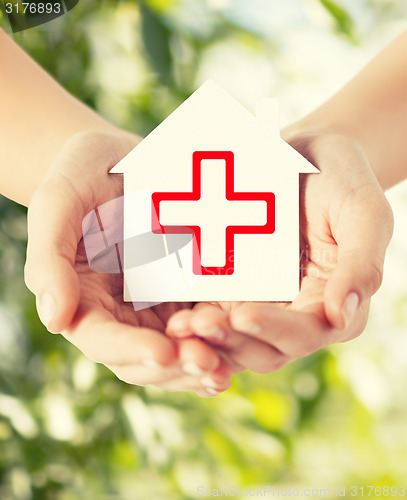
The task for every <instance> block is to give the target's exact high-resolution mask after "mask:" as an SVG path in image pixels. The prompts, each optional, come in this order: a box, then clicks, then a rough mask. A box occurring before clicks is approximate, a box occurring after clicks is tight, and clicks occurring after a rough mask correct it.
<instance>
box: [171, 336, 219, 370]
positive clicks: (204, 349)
mask: <svg viewBox="0 0 407 500" xmlns="http://www.w3.org/2000/svg"><path fill="white" fill-rule="evenodd" d="M177 346H178V358H179V362H180V364H181V367H182V371H183V372H184V373H185V374H187V375H194V376H201V375H204V374H205V373H208V372H213V371H214V370H216V368H218V366H219V364H220V362H221V359H220V357H219V355H218V354H217V353H216V352H215V351H214V349H213V348H212V347H211V346H209V345H208V344H207V343H206V342H203V341H202V340H200V339H198V338H193V339H184V340H180V341H178V342H177Z"/></svg>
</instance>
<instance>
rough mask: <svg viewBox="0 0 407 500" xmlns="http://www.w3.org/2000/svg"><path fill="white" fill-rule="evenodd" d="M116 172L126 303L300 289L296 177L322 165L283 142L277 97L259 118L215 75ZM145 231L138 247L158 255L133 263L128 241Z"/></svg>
mask: <svg viewBox="0 0 407 500" xmlns="http://www.w3.org/2000/svg"><path fill="white" fill-rule="evenodd" d="M110 172H111V173H123V174H124V200H125V201H124V241H125V245H124V265H123V269H124V278H125V290H124V300H126V301H132V302H142V301H146V302H161V301H224V300H226V301H291V300H293V299H294V297H295V296H296V295H297V293H298V291H299V174H300V173H317V172H318V170H317V169H316V168H315V167H314V166H313V165H311V164H310V163H309V162H308V161H307V160H306V159H305V158H303V157H302V156H301V155H300V154H299V153H298V152H297V151H295V150H294V149H293V148H291V147H290V146H289V145H288V144H287V143H286V142H284V141H283V140H282V139H281V137H280V131H279V123H278V101H277V100H274V99H264V100H260V101H259V102H258V104H257V109H256V116H254V115H253V114H252V113H250V112H249V111H248V110H247V109H245V108H244V107H243V106H242V105H241V104H239V103H238V102H237V101H236V100H235V99H233V98H232V97H231V96H230V95H229V94H228V93H226V92H225V91H224V90H223V89H221V88H220V87H219V86H217V85H216V84H215V83H214V82H212V81H208V82H207V83H205V84H204V85H202V87H200V88H199V89H198V90H197V91H196V92H195V93H194V94H193V95H192V96H191V97H190V98H189V99H187V100H186V101H185V102H184V103H183V104H182V105H181V106H180V107H179V108H177V109H176V110H175V111H174V112H173V113H172V114H171V115H170V116H169V117H168V118H167V119H166V120H164V121H163V122H162V123H161V124H160V125H159V126H158V127H157V128H156V129H155V130H154V131H153V132H151V134H150V135H148V137H146V138H145V139H144V140H143V141H142V142H141V143H140V144H139V145H138V146H137V147H136V148H135V149H134V150H133V151H131V152H130V153H129V154H128V155H127V156H126V157H125V158H123V160H122V161H120V162H119V163H118V164H117V165H116V166H115V167H114V168H113V169H112V170H111V171H110ZM146 234H148V235H149V236H150V237H149V238H148V241H149V242H150V243H149V244H148V245H147V244H146V247H145V248H140V245H142V239H141V240H139V241H140V242H141V243H139V245H138V247H137V249H136V251H137V252H138V253H140V252H141V253H144V254H145V255H149V254H151V257H152V258H150V259H148V258H147V259H145V263H142V264H141V265H139V264H137V265H135V264H134V263H133V264H132V262H133V261H134V259H133V255H132V254H133V252H134V251H135V248H134V245H127V244H126V242H128V241H136V240H135V238H134V237H136V236H138V235H146ZM174 234H180V235H181V236H180V238H181V239H182V238H183V240H181V241H183V244H181V245H180V244H179V241H178V243H177V242H176V243H174V241H173V240H171V238H174ZM151 241H153V242H154V241H156V243H157V247H158V246H160V245H161V246H162V248H163V249H164V250H163V252H162V253H161V254H160V253H159V252H158V253H157V252H155V250H154V248H153V247H155V245H152V246H151ZM154 255H156V257H154Z"/></svg>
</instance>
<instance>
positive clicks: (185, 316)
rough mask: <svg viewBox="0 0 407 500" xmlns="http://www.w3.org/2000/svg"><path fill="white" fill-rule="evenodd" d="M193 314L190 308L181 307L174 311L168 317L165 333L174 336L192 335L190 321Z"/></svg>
mask: <svg viewBox="0 0 407 500" xmlns="http://www.w3.org/2000/svg"><path fill="white" fill-rule="evenodd" d="M193 314H194V313H193V311H192V310H190V309H181V310H180V311H177V312H175V313H174V314H173V315H172V316H170V318H169V319H168V322H167V328H166V334H167V335H168V336H170V337H176V338H186V337H192V336H193V335H194V334H193V331H192V330H191V326H190V321H191V318H192V316H193Z"/></svg>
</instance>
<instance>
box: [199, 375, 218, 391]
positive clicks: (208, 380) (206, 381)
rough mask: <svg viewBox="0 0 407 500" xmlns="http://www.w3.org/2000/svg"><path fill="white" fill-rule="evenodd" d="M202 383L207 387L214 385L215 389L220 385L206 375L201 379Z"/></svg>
mask: <svg viewBox="0 0 407 500" xmlns="http://www.w3.org/2000/svg"><path fill="white" fill-rule="evenodd" d="M201 384H202V385H204V386H205V387H206V389H207V388H208V387H212V388H213V389H215V388H216V387H218V384H217V383H216V382H215V381H214V380H213V379H211V378H210V377H204V378H202V379H201Z"/></svg>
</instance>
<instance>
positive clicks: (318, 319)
mask: <svg viewBox="0 0 407 500" xmlns="http://www.w3.org/2000/svg"><path fill="white" fill-rule="evenodd" d="M313 308H314V310H312V309H311V308H310V311H309V312H298V311H291V310H287V309H281V308H279V307H277V306H274V305H272V304H259V303H247V304H243V305H242V306H240V307H238V308H236V309H234V310H233V311H232V312H231V314H230V322H231V325H232V327H233V328H234V329H235V330H238V331H242V332H246V333H248V334H250V336H253V337H255V338H256V339H258V340H262V341H263V342H266V343H268V344H270V345H272V346H274V348H275V349H277V350H278V351H279V352H280V353H281V357H280V358H278V359H277V358H276V363H277V365H276V366H278V363H279V362H280V363H282V365H284V364H286V363H287V362H289V361H292V360H294V359H297V358H300V357H304V356H307V355H309V354H311V353H313V352H315V351H317V350H318V349H321V348H322V347H326V346H327V345H329V344H332V343H334V342H340V341H341V340H342V336H339V334H338V332H337V331H335V330H333V329H332V327H331V326H330V325H329V324H328V323H327V321H326V320H324V319H323V314H321V311H318V309H320V310H323V304H322V303H320V304H318V305H314V306H313ZM340 333H341V335H342V332H340ZM276 369H277V368H276Z"/></svg>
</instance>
